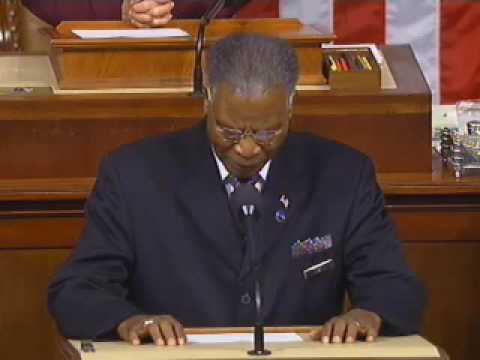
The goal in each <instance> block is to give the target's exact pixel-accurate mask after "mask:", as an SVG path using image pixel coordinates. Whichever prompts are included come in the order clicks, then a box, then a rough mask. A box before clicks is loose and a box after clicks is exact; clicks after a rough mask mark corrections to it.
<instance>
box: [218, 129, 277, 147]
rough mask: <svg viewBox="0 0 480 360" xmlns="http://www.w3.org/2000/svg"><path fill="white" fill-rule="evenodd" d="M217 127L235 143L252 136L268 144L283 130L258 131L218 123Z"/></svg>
mask: <svg viewBox="0 0 480 360" xmlns="http://www.w3.org/2000/svg"><path fill="white" fill-rule="evenodd" d="M216 127H217V130H218V132H219V133H220V134H221V135H222V137H223V139H224V140H226V141H228V142H232V143H235V144H237V143H239V142H240V141H241V140H242V139H243V138H244V137H246V136H251V137H252V138H253V140H254V141H255V142H256V143H257V144H261V145H268V144H271V143H272V142H273V141H274V140H275V138H276V137H277V136H278V135H280V133H281V132H282V131H283V129H276V130H258V131H252V130H251V129H247V130H240V129H233V128H229V127H223V126H220V125H218V124H217V125H216Z"/></svg>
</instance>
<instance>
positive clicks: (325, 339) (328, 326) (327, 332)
mask: <svg viewBox="0 0 480 360" xmlns="http://www.w3.org/2000/svg"><path fill="white" fill-rule="evenodd" d="M334 321H335V320H333V319H332V320H330V321H328V322H326V323H325V325H323V326H322V331H321V333H320V336H321V340H322V343H324V344H328V343H330V340H331V338H332V330H333V322H334Z"/></svg>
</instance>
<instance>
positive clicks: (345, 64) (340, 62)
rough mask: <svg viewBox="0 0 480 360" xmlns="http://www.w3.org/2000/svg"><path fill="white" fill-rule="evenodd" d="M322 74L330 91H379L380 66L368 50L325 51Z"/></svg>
mask: <svg viewBox="0 0 480 360" xmlns="http://www.w3.org/2000/svg"><path fill="white" fill-rule="evenodd" d="M323 74H324V76H325V77H326V78H327V79H328V84H329V85H330V88H331V89H332V90H351V91H378V90H380V89H381V71H380V66H379V65H378V63H377V61H376V60H375V57H374V56H373V54H372V52H371V51H370V49H368V48H364V49H335V50H328V51H325V52H324V60H323Z"/></svg>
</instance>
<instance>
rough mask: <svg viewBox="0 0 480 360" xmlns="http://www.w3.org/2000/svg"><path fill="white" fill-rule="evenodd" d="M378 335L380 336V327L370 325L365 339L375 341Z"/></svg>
mask: <svg viewBox="0 0 480 360" xmlns="http://www.w3.org/2000/svg"><path fill="white" fill-rule="evenodd" d="M377 337H378V328H377V327H374V326H370V327H368V329H367V331H366V337H365V340H367V341H368V342H372V341H375V340H376V339H377Z"/></svg>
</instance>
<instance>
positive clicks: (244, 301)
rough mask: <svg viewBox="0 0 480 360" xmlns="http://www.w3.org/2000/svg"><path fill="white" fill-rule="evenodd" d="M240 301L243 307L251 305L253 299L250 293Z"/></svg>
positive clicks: (244, 295)
mask: <svg viewBox="0 0 480 360" xmlns="http://www.w3.org/2000/svg"><path fill="white" fill-rule="evenodd" d="M240 301H241V302H242V304H243V305H249V304H250V303H251V302H252V298H251V297H250V294H249V293H245V294H243V295H242V297H241V298H240Z"/></svg>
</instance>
